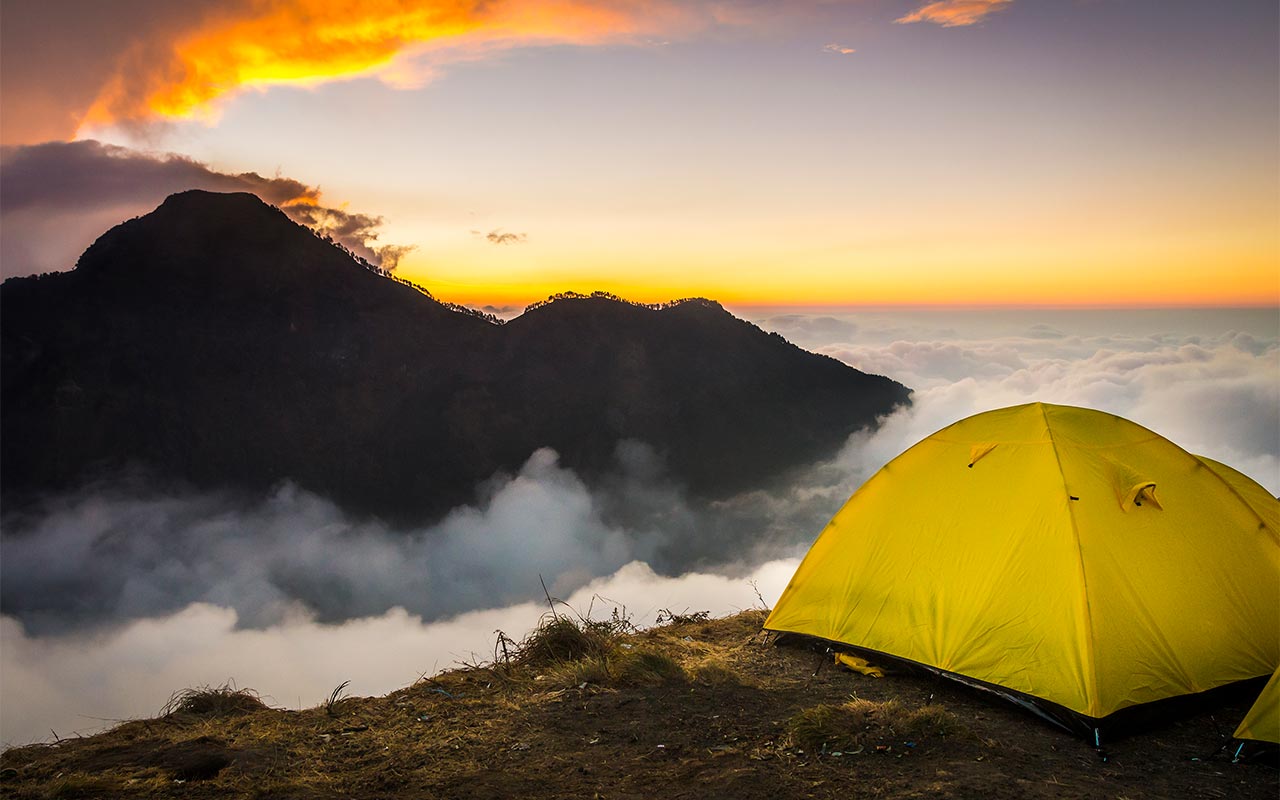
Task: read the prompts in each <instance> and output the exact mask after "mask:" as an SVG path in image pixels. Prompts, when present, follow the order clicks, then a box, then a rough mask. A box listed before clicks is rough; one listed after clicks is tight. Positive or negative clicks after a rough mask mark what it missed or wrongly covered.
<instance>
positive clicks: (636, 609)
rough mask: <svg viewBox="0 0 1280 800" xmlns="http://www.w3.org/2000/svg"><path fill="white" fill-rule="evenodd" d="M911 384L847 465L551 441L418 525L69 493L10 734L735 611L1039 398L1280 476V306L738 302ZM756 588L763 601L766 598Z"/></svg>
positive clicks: (14, 691) (809, 345) (2, 642)
mask: <svg viewBox="0 0 1280 800" xmlns="http://www.w3.org/2000/svg"><path fill="white" fill-rule="evenodd" d="M731 310H734V311H735V313H737V314H738V315H739V316H742V317H744V318H746V319H749V320H750V321H752V322H754V323H756V324H757V325H759V326H760V327H762V328H763V329H765V330H768V331H773V332H777V333H779V334H781V335H782V336H784V337H786V338H787V339H789V340H790V341H792V342H794V343H795V344H797V345H799V346H801V347H803V348H805V349H808V350H812V351H815V352H820V353H824V354H827V355H830V356H832V357H834V358H837V359H839V360H841V361H843V362H845V363H847V364H849V365H851V366H853V367H856V368H858V369H860V370H863V371H865V372H870V373H877V374H882V375H886V376H888V377H890V378H893V379H894V380H897V381H900V382H902V383H903V384H905V385H907V386H909V387H911V388H912V389H913V390H914V396H913V404H912V405H911V406H910V407H909V408H904V409H901V410H899V411H898V412H896V413H894V414H893V415H891V416H890V417H888V418H886V419H884V420H883V421H882V424H881V426H880V428H879V429H878V430H877V431H875V432H864V433H857V434H854V435H853V436H852V437H850V439H849V440H848V442H846V443H845V445H844V447H843V449H842V450H841V452H840V454H839V455H838V456H837V457H836V458H835V459H833V460H831V461H830V462H827V463H823V464H817V465H813V466H812V467H810V468H807V469H804V470H801V471H798V472H795V473H793V474H791V475H789V477H788V479H787V480H786V481H784V482H782V483H780V484H778V485H773V486H768V487H762V488H761V489H759V490H757V491H754V492H749V493H745V494H741V495H739V496H736V497H733V498H730V499H728V500H724V501H714V502H708V501H694V500H691V499H690V497H689V495H688V493H687V492H685V491H684V489H683V488H682V487H681V486H680V485H679V484H678V483H677V482H675V481H673V480H672V479H671V478H670V476H669V475H668V474H667V473H666V471H665V469H664V465H663V464H662V460H661V458H660V456H659V455H658V454H656V453H655V452H654V451H653V449H652V448H650V447H649V446H648V445H647V444H646V443H644V442H635V441H628V442H622V443H620V444H619V447H618V449H617V453H616V456H615V467H614V469H613V471H612V473H611V477H610V478H609V480H607V481H604V482H603V483H602V484H601V485H600V486H599V487H598V488H594V489H591V488H588V487H587V485H586V484H585V483H584V482H583V481H582V480H581V479H579V477H578V476H577V475H575V474H574V473H573V472H572V470H569V469H567V468H566V467H564V466H562V465H561V464H560V463H559V459H558V456H557V454H556V453H555V452H554V451H552V450H549V449H543V450H539V451H536V452H534V453H531V454H530V457H529V459H528V461H527V462H526V463H525V464H524V466H523V467H522V468H521V469H520V470H519V471H517V472H515V473H513V474H509V475H497V476H494V477H493V478H492V479H490V480H489V481H488V482H486V484H485V485H484V486H483V487H482V490H481V492H480V493H479V495H480V497H481V500H480V501H479V502H477V503H476V504H475V505H472V506H464V507H460V508H456V509H454V510H453V511H452V512H450V513H449V514H448V515H447V516H446V517H444V519H443V520H441V521H440V522H439V523H437V524H435V525H433V526H430V527H429V528H424V529H420V530H400V529H395V528H392V527H389V526H387V525H384V524H382V523H380V522H378V521H376V520H370V519H357V518H353V517H351V516H349V515H348V514H346V513H344V512H343V511H342V510H341V509H340V508H339V507H338V506H337V505H335V504H334V503H332V502H330V501H329V500H328V499H326V498H323V497H319V496H316V495H314V494H311V493H308V492H306V491H303V490H301V489H298V488H297V487H295V486H292V485H290V484H287V483H286V484H283V485H281V486H279V487H277V488H276V489H275V490H274V491H273V492H271V493H270V494H269V495H267V496H264V497H246V496H242V495H231V494H222V493H211V492H190V493H187V494H177V495H175V494H173V493H172V492H168V493H160V492H159V491H157V490H154V489H150V488H148V486H147V483H146V481H145V480H142V479H138V478H137V477H136V476H134V477H132V478H131V479H130V480H121V481H119V482H110V483H106V484H98V485H94V486H90V487H86V488H84V489H82V490H80V491H78V492H75V493H71V494H67V495H62V496H57V497H50V498H46V500H45V501H44V503H43V504H42V505H41V506H40V507H39V508H38V509H36V510H28V511H26V512H24V513H23V515H22V516H21V517H18V516H15V515H8V516H7V517H6V518H5V520H4V525H3V529H4V559H3V561H2V562H0V610H2V611H3V617H2V618H0V684H2V685H0V694H3V696H4V697H5V708H4V714H3V718H2V719H0V739H2V740H3V742H4V743H5V744H6V745H18V744H25V743H28V742H31V741H38V740H43V739H47V738H50V735H51V731H52V732H56V735H58V736H68V735H71V734H73V733H74V732H87V731H93V730H97V729H99V728H102V727H104V726H106V725H109V724H111V722H112V721H114V720H119V719H125V718H131V717H139V716H150V715H153V714H155V713H156V712H157V711H158V710H159V709H160V708H161V707H162V706H163V705H164V703H165V701H166V700H167V699H168V698H169V696H170V694H171V693H172V692H174V691H176V690H179V689H182V688H184V687H189V686H198V685H205V684H209V685H218V684H222V683H224V682H227V681H234V682H235V684H236V685H238V686H242V687H251V688H253V689H255V690H257V691H259V692H260V693H262V695H263V696H264V697H265V698H266V699H267V700H268V702H270V703H272V704H275V705H280V706H285V707H290V708H297V707H299V706H301V707H309V706H314V705H316V704H318V703H320V702H321V701H323V699H324V698H325V697H326V696H327V695H328V694H329V692H330V691H331V690H333V688H334V687H335V686H337V685H338V684H340V683H342V682H343V681H347V680H349V681H350V682H351V683H350V686H349V690H350V691H351V692H352V693H354V694H381V693H385V692H387V691H390V690H393V689H396V688H399V687H401V686H404V685H407V684H409V683H411V682H413V681H414V680H416V679H417V678H418V677H420V676H422V675H430V674H433V673H435V672H437V671H439V670H442V669H446V668H448V667H450V666H451V665H453V664H455V663H457V662H459V661H462V660H475V659H480V660H483V659H486V658H489V657H491V656H492V652H493V643H494V637H495V634H494V632H495V630H503V631H505V632H506V633H507V634H509V635H512V636H515V637H516V638H519V637H520V636H521V635H522V634H523V633H524V632H525V631H527V630H528V629H530V628H531V627H532V626H533V625H535V624H536V622H537V620H538V617H539V615H540V614H542V613H543V612H544V611H545V610H546V602H545V600H544V599H542V585H541V582H540V578H541V579H542V580H544V581H545V583H546V586H547V588H548V590H549V592H550V593H551V594H552V595H553V596H555V597H556V598H559V599H563V600H564V601H566V602H567V603H569V604H570V605H571V606H573V607H574V608H576V609H577V610H578V611H579V612H580V613H583V614H586V613H587V612H588V609H590V611H591V613H593V614H595V615H597V616H608V615H609V614H610V613H611V612H612V611H613V609H615V608H617V609H619V611H620V612H621V613H626V614H628V615H630V616H631V618H632V620H633V621H634V622H635V623H636V624H639V625H644V624H650V623H652V621H653V620H654V618H655V616H656V615H657V613H658V611H659V610H660V609H670V610H673V611H676V612H682V611H685V610H707V611H710V612H711V613H712V614H716V615H720V614H725V613H730V612H733V611H734V610H737V609H742V608H748V607H751V606H753V605H758V604H759V603H760V602H762V601H763V602H765V603H772V602H773V601H774V600H776V599H777V597H778V595H779V594H780V593H781V591H782V590H783V588H784V587H785V585H786V582H787V581H788V580H789V578H790V576H791V572H792V570H793V569H794V568H795V565H796V563H797V562H798V559H799V558H800V557H801V556H802V555H803V553H804V551H805V550H806V548H807V547H808V545H809V543H810V542H811V541H812V540H813V538H814V537H816V536H817V534H818V532H819V530H820V529H821V527H822V525H823V524H824V523H825V521H826V520H827V519H828V518H829V517H830V516H831V515H832V514H833V513H834V512H835V511H836V510H837V509H838V508H839V506H840V505H841V504H842V503H843V502H844V500H845V499H846V498H847V497H848V495H849V494H850V493H851V492H852V491H853V490H854V489H855V488H857V486H858V485H859V484H860V483H861V482H862V481H863V480H865V479H866V478H867V477H869V476H870V475H871V474H872V473H873V472H874V471H875V470H877V469H879V467H880V466H882V465H883V464H884V463H885V462H886V461H888V460H889V459H891V458H893V457H894V456H895V455H897V454H898V453H900V452H901V451H902V450H903V449H905V448H906V447H909V446H910V445H911V444H913V443H915V442H916V441H918V440H919V439H921V438H923V437H925V436H927V435H929V434H930V433H932V432H933V431H935V430H937V429H939V428H941V427H944V426H946V425H948V424H950V423H952V422H955V421H956V420H959V419H961V418H964V417H966V416H969V415H971V414H974V413H978V412H981V411H985V410H989V409H992V408H998V407H1002V406H1008V405H1015V404H1018V403H1024V402H1031V401H1044V402H1051V403H1063V404H1071V405H1082V406H1089V407H1093V408H1098V409H1102V410H1105V411H1109V412H1113V413H1116V414H1119V415H1121V416H1124V417H1127V418H1129V419H1131V420H1133V421H1134V422H1137V423H1138V424H1141V425H1144V426H1146V427H1148V428H1150V429H1152V430H1154V431H1156V432H1157V433H1160V434H1162V435H1164V436H1165V437H1167V438H1169V439H1171V440H1172V441H1173V442H1175V443H1177V444H1179V445H1181V446H1182V447H1184V448H1185V449H1187V450H1189V451H1191V452H1193V453H1197V454H1200V455H1205V456H1208V457H1210V458H1213V459H1216V460H1218V461H1222V462H1224V463H1226V464H1229V465H1232V466H1234V467H1236V468H1237V469H1239V470H1241V471H1243V472H1245V473H1246V474H1248V475H1250V476H1251V477H1252V478H1254V479H1255V480H1257V481H1258V482H1259V483H1261V484H1262V485H1263V486H1264V487H1266V488H1267V490H1268V491H1270V492H1272V493H1273V494H1274V493H1276V492H1280V382H1278V381H1277V379H1276V378H1277V375H1278V374H1280V341H1278V332H1277V325H1276V316H1275V310H1274V309H1256V310H1212V311H1207V310H1096V311H1081V310H1073V311H1057V310H1045V311H1032V310H1021V311H954V310H948V311H895V310H881V311H865V310H860V311H852V310H848V311H846V310H823V311H821V312H815V311H812V310H801V311H796V310H794V309H731ZM757 591H758V593H759V594H758V595H757Z"/></svg>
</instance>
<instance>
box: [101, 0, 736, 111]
mask: <svg viewBox="0 0 1280 800" xmlns="http://www.w3.org/2000/svg"><path fill="white" fill-rule="evenodd" d="M715 23H716V18H715V16H714V15H713V14H711V12H710V11H700V10H698V6H696V5H693V4H684V3H679V2H675V0H488V1H485V0H453V2H437V3H429V4H425V3H421V2H417V1H416V0H364V2H360V3H351V2H347V1H346V0H252V2H248V3H246V4H242V5H240V6H238V7H233V8H232V9H231V10H223V11H222V12H220V13H217V14H211V15H207V16H205V17H204V18H203V19H201V20H199V21H198V23H196V24H195V26H194V27H193V28H191V29H189V30H187V31H186V32H185V33H182V34H179V35H177V36H174V37H173V38H171V39H167V40H165V41H161V42H154V41H153V42H145V41H144V42H140V43H138V44H137V45H135V46H134V48H133V49H132V51H131V52H130V53H129V54H127V55H126V56H125V57H124V58H122V59H121V60H120V62H119V67H118V69H117V71H116V73H115V74H114V75H112V76H111V78H110V79H109V81H108V82H107V83H106V85H105V86H104V88H103V89H102V90H101V91H100V92H99V94H98V97H97V99H96V100H95V101H94V103H93V104H92V106H91V107H90V109H89V111H88V113H87V114H86V116H85V118H84V122H83V123H82V124H88V125H96V124H111V123H115V122H139V121H148V120H153V119H164V118H169V119H178V118H189V117H200V116H211V115H213V114H215V113H216V101H218V100H219V99H220V98H224V97H226V96H229V95H232V94H234V93H236V92H238V91H241V90H243V89H246V88H260V87H266V86H273V85H281V84H294V85H316V84H320V83H324V82H327V81H333V80H341V79H344V78H352V77H357V76H365V75H378V76H379V77H382V78H383V79H384V80H385V81H386V82H388V83H391V84H393V85H405V84H410V85H412V84H414V83H420V82H422V80H424V79H425V78H426V77H427V76H429V74H430V70H431V69H432V68H433V67H434V66H436V65H438V64H439V63H443V62H449V61H458V60H464V59H468V58H475V57H477V56H478V55H484V54H488V53H492V52H494V51H496V50H501V49H506V48H511V47H518V46H531V45H533V46H536V45H552V44H576V45H596V44H602V43H609V42H628V41H636V42H638V41H640V40H641V39H643V37H646V36H653V35H656V34H662V35H670V34H678V33H681V32H684V31H690V30H694V29H697V28H699V27H703V26H706V25H710V24H715ZM414 62H421V63H417V64H415V63H414Z"/></svg>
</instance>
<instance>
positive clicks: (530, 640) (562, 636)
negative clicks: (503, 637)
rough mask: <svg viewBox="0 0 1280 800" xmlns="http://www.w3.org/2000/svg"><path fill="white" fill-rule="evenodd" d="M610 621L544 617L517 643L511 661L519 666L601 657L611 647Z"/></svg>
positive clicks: (535, 666)
mask: <svg viewBox="0 0 1280 800" xmlns="http://www.w3.org/2000/svg"><path fill="white" fill-rule="evenodd" d="M614 638H615V637H614V635H613V633H612V631H611V630H610V628H609V623H600V622H592V621H590V620H583V621H581V622H575V621H574V620H572V619H570V618H568V617H550V618H544V619H543V620H542V623H541V624H540V625H538V627H537V628H535V629H534V630H533V632H532V633H530V634H529V635H528V636H527V637H525V640H524V641H523V642H521V643H520V644H519V645H518V646H517V647H516V652H515V655H514V657H513V658H512V661H513V663H515V664H516V665H517V666H521V667H529V668H534V669H537V668H542V667H553V666H556V665H559V664H563V663H565V662H570V661H581V660H582V659H587V658H603V657H605V656H607V655H608V654H609V652H610V651H611V650H612V649H613V639H614Z"/></svg>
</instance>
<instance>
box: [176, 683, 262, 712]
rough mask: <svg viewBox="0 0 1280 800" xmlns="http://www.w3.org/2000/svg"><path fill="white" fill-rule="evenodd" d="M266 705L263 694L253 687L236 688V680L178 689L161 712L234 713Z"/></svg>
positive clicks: (254, 709) (253, 709)
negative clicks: (259, 693)
mask: <svg viewBox="0 0 1280 800" xmlns="http://www.w3.org/2000/svg"><path fill="white" fill-rule="evenodd" d="M266 708H267V705H266V704H265V703H263V702H262V698H261V697H259V696H258V693H257V692H255V691H253V690H252V689H237V688H236V687H235V685H234V684H231V683H224V684H223V685H221V686H200V687H197V688H194V689H183V690H182V691H179V692H175V693H174V694H173V696H172V697H170V698H169V702H167V703H165V704H164V708H162V709H160V716H162V717H175V716H187V717H234V716H237V715H240V714H252V713H254V712H255V711H262V710H264V709H266Z"/></svg>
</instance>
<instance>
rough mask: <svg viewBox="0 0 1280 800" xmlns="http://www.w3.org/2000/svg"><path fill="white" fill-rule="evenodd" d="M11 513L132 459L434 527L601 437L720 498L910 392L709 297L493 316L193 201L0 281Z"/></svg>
mask: <svg viewBox="0 0 1280 800" xmlns="http://www.w3.org/2000/svg"><path fill="white" fill-rule="evenodd" d="M0 359H2V361H0V403H2V405H0V417H2V418H0V437H2V438H0V448H2V450H0V455H2V458H0V490H3V492H4V500H5V503H6V507H7V508H13V507H15V506H17V507H21V506H22V505H23V504H25V503H26V502H28V501H29V500H30V499H32V498H35V497H38V496H39V495H41V494H42V493H45V492H48V491H56V490H65V489H70V488H74V487H76V486H78V485H80V484H82V483H84V482H86V481H89V480H92V479H95V478H100V477H103V476H109V475H112V474H115V473H116V472H118V471H119V470H121V469H125V468H127V467H131V466H135V465H137V466H141V467H143V468H144V469H145V470H146V471H147V472H148V474H152V475H157V476H164V477H166V478H171V479H174V480H179V481H182V482H185V483H187V484H190V485H195V486H199V487H239V488H245V489H251V490H261V489H265V488H269V487H270V486H272V485H274V484H276V483H278V482H280V481H281V480H285V479H290V480H293V481H294V482H296V483H297V484H299V485H300V486H302V487H304V488H306V489H309V490H311V491H314V492H317V493H319V494H321V495H324V496H326V497H329V498H331V499H333V500H334V501H336V502H338V503H339V504H340V505H342V506H344V507H346V508H348V509H349V510H352V511H357V512H360V513H369V514H375V515H378V516H381V517H383V518H386V519H389V520H393V521H399V522H421V521H426V520H430V519H433V518H437V517H438V516H439V515H440V514H442V513H443V512H445V511H447V510H448V509H450V508H452V507H454V506H456V505H458V504H459V503H463V502H468V501H472V500H473V499H474V492H475V487H476V486H477V484H478V483H479V482H481V481H484V480H485V479H487V478H489V477H490V476H492V475H494V474H495V473H497V472H500V471H514V470H516V469H518V468H519V466H520V465H521V464H522V463H523V462H524V460H525V459H527V458H528V457H529V455H530V454H531V453H532V452H533V451H534V450H536V449H537V448H539V447H552V448H554V449H555V450H556V451H557V452H559V453H560V455H561V460H562V463H564V464H565V465H567V466H568V467H570V468H572V469H574V470H575V471H577V472H578V474H579V475H581V476H582V477H583V478H584V479H585V480H587V481H588V482H591V481H592V480H595V479H597V478H599V477H601V476H603V475H604V474H605V473H606V472H607V471H608V470H609V469H611V467H612V466H613V465H614V463H615V452H616V449H617V446H618V443H619V442H621V441H624V440H636V441H640V442H644V443H646V444H648V445H649V446H651V447H652V448H653V449H654V450H655V451H656V452H657V453H658V454H660V455H661V456H662V457H663V459H664V460H665V463H666V465H667V467H668V469H669V470H670V473H671V476H672V477H673V478H674V479H676V480H677V481H679V482H681V483H682V484H684V485H685V486H687V487H688V489H689V490H690V491H691V492H692V493H694V494H695V495H697V496H701V497H707V498H714V497H721V496H726V495H729V494H732V493H735V492H738V491H741V490H744V489H749V488H753V487H756V486H760V485H763V484H766V483H767V482H768V481H770V480H773V479H776V478H778V477H779V476H782V475H784V474H785V473H786V472H787V471H788V470H790V469H793V468H796V467H799V466H801V465H804V464H807V463H811V462H813V461H815V460H818V459H820V458H822V457H825V456H829V455H831V454H833V453H834V452H835V451H836V450H837V449H838V448H839V446H840V445H841V444H842V443H843V442H844V440H845V438H846V437H847V436H848V435H849V434H850V433H851V432H853V431H855V430H857V429H859V428H862V427H866V426H870V425H873V424H874V423H875V419H876V417H877V416H878V415H882V414H884V413H886V412H888V411H889V410H891V409H892V408H893V407H895V406H896V405H898V404H901V403H905V402H907V401H908V390H907V389H906V388H905V387H903V386H901V385H900V384H897V383H895V382H893V381H891V380H889V379H887V378H884V377H880V376H872V375H866V374H863V373H861V372H858V371H857V370H854V369H852V368H850V367H848V366H846V365H844V364H842V363H840V362H838V361H836V360H834V359H831V358H828V357H826V356H821V355H816V354H813V353H808V352H805V351H803V350H801V349H799V348H797V347H795V346H793V345H791V344H790V343H788V342H786V341H785V340H784V339H782V338H781V337H779V336H777V335H776V334H768V333H765V332H763V331H761V330H760V329H759V328H757V327H755V326H754V325H752V324H750V323H748V322H745V321H743V320H741V319H738V318H736V317H734V316H733V315H731V314H730V313H728V312H727V311H725V310H724V309H723V308H721V307H720V306H719V305H718V304H717V303H714V302H711V301H708V300H687V301H681V302H677V303H671V304H665V305H664V306H661V307H655V306H641V305H638V304H633V303H628V302H626V301H622V300H620V299H618V298H614V297H612V296H603V295H593V296H578V295H572V296H564V297H561V298H560V299H557V300H554V301H553V302H548V303H544V304H537V305H536V306H533V307H530V309H529V310H527V311H526V313H524V314H523V315H521V316H519V317H517V318H516V319H514V320H512V321H511V322H509V323H507V324H505V325H503V324H498V323H497V321H496V320H493V319H492V318H488V319H487V318H485V317H484V316H483V315H480V314H477V313H475V312H469V311H468V310H466V309H461V308H459V307H457V306H450V305H449V304H444V303H440V302H438V301H436V300H435V299H434V298H432V297H431V296H430V295H429V294H426V293H425V292H423V291H421V290H419V289H417V288H415V287H413V286H411V285H406V283H405V282H403V281H400V280H397V279H393V278H391V277H389V276H387V275H385V274H380V273H379V271H378V270H376V269H374V268H372V267H370V266H369V265H368V264H365V263H363V262H361V261H360V260H359V259H357V258H355V257H353V256H352V255H351V254H350V253H348V252H346V251H345V250H343V249H342V248H341V247H339V246H337V245H335V244H333V243H332V242H331V241H327V240H325V239H323V238H320V237H319V236H317V235H316V234H315V233H313V232H312V231H310V230H309V229H307V228H304V227H302V226H300V225H297V224H295V223H294V222H292V221H290V220H289V219H288V218H287V217H286V216H285V215H284V214H283V213H282V212H280V211H279V210H278V209H276V208H274V207H272V206H269V205H267V204H265V203H263V202H262V201H261V200H259V199H258V198H257V197H255V196H253V195H250V194H218V193H211V192H203V191H189V192H183V193H180V194H176V195H172V196H171V197H169V198H168V199H167V200H165V202H164V203H163V204H162V205H161V206H160V207H159V208H157V209H156V210H155V211H153V212H151V213H150V214H147V215H145V216H143V217H139V218H136V219H133V220H130V221H128V222H125V223H123V224H121V225H118V226H116V227H115V228H113V229H111V230H110V231H108V232H107V233H106V234H104V235H103V236H102V237H100V238H99V239H98V240H97V241H96V242H95V243H94V244H93V245H92V246H90V247H89V249H88V250H86V251H85V253H84V254H83V255H82V256H81V257H80V260H79V262H78V263H77V266H76V268H75V269H74V270H72V271H70V272H65V273H56V274H50V275H42V276H38V277H31V278H13V279H10V280H7V281H5V282H4V284H3V286H0Z"/></svg>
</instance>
